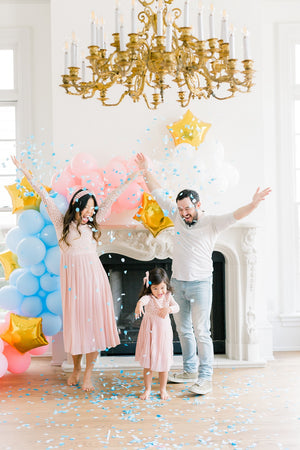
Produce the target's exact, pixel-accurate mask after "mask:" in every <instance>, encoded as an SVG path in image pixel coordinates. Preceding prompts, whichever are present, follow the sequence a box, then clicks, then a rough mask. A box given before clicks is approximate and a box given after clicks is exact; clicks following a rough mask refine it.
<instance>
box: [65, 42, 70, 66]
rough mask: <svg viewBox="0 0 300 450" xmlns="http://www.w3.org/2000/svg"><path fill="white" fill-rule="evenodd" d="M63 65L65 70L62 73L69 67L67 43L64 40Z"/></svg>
mask: <svg viewBox="0 0 300 450" xmlns="http://www.w3.org/2000/svg"><path fill="white" fill-rule="evenodd" d="M64 63H65V64H64V67H65V71H64V73H67V72H68V67H69V43H68V42H65V55H64Z"/></svg>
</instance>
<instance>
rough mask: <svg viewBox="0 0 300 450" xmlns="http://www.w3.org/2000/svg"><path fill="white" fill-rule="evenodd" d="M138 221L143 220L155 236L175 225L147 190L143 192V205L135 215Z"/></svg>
mask: <svg viewBox="0 0 300 450" xmlns="http://www.w3.org/2000/svg"><path fill="white" fill-rule="evenodd" d="M133 218H134V219H135V220H137V221H138V222H142V224H143V225H144V227H145V228H147V229H148V230H149V231H151V233H152V234H153V236H154V237H156V236H157V235H158V233H160V232H161V231H162V230H164V229H165V228H169V227H173V226H174V224H173V222H172V220H171V219H170V218H169V217H166V216H165V215H164V213H163V210H162V209H161V207H160V206H159V204H158V203H157V201H156V200H154V198H153V197H152V196H151V195H150V194H147V193H146V192H143V198H142V207H141V208H140V209H139V211H138V212H137V213H136V215H135V216H134V217H133Z"/></svg>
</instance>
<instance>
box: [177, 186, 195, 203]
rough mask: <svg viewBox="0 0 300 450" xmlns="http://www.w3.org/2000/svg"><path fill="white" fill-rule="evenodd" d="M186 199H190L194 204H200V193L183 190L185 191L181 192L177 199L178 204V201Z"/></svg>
mask: <svg viewBox="0 0 300 450" xmlns="http://www.w3.org/2000/svg"><path fill="white" fill-rule="evenodd" d="M184 198H189V199H190V200H191V202H192V203H193V204H196V203H198V202H200V198H199V194H198V192H196V191H193V190H192V189H183V191H180V192H179V194H178V195H177V197H176V203H177V202H178V200H183V199H184Z"/></svg>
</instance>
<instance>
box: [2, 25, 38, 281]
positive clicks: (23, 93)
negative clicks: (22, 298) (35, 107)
mask: <svg viewBox="0 0 300 450" xmlns="http://www.w3.org/2000/svg"><path fill="white" fill-rule="evenodd" d="M0 67H1V70H0V253H1V252H3V251H6V250H7V248H6V245H5V235H6V233H7V231H8V230H9V229H10V228H12V227H13V226H15V225H16V215H15V214H12V202H11V197H10V195H9V193H8V191H7V190H6V189H5V186H7V185H11V184H13V183H15V179H16V170H15V166H14V165H13V163H12V162H11V160H10V155H16V154H17V152H18V147H19V146H20V143H21V142H22V141H23V142H24V141H25V140H26V138H27V137H28V136H29V135H30V131H29V130H30V117H31V113H30V72H29V70H30V31H29V29H27V28H3V29H0ZM5 283H6V282H5V280H4V271H3V268H2V264H0V287H1V286H3V284H5Z"/></svg>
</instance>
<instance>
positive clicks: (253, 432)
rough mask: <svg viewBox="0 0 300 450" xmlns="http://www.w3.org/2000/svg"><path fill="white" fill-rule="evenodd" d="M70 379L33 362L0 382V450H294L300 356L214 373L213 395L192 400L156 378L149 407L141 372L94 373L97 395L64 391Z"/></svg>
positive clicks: (41, 361) (298, 442)
mask: <svg viewBox="0 0 300 450" xmlns="http://www.w3.org/2000/svg"><path fill="white" fill-rule="evenodd" d="M67 377H68V374H66V373H63V372H62V371H61V369H60V368H59V367H53V366H51V365H50V361H49V360H48V359H45V358H33V359H32V362H31V365H30V367H29V369H28V370H27V371H26V372H25V373H23V374H20V375H16V374H9V373H7V374H6V375H4V377H2V378H1V379H0V389H1V391H0V430H1V432H0V448H1V449H5V450H8V449H12V450H15V449H16V450H19V449H24V450H27V449H28V450H29V449H54V448H58V449H68V450H69V449H77V448H82V449H90V448H91V449H104V448H109V449H120V450H123V449H138V450H141V449H149V448H150V449H193V448H200V447H202V448H213V449H243V450H245V449H252V448H256V449H261V450H268V449H270V450H274V449H281V450H287V449H300V352H288V353H277V354H275V359H274V361H271V362H269V363H268V364H267V366H266V367H264V368H232V369H231V368H220V369H216V370H215V373H214V381H213V392H212V393H211V394H208V395H206V396H202V397H201V396H194V395H192V394H189V393H188V391H187V385H181V384H180V385H179V384H169V385H168V390H169V393H170V394H171V398H170V399H169V400H168V401H161V400H160V398H159V396H158V388H159V386H158V380H157V378H155V379H154V385H153V393H152V396H151V398H150V399H149V400H148V401H142V400H140V399H139V398H138V395H139V393H140V392H141V391H142V390H143V381H142V374H141V371H140V370H127V369H126V370H123V371H122V369H121V368H118V369H116V370H110V371H107V370H106V371H103V372H95V373H94V377H95V386H96V391H95V392H94V393H92V394H85V393H84V392H83V391H82V390H81V388H80V386H76V387H68V386H66V379H67Z"/></svg>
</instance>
